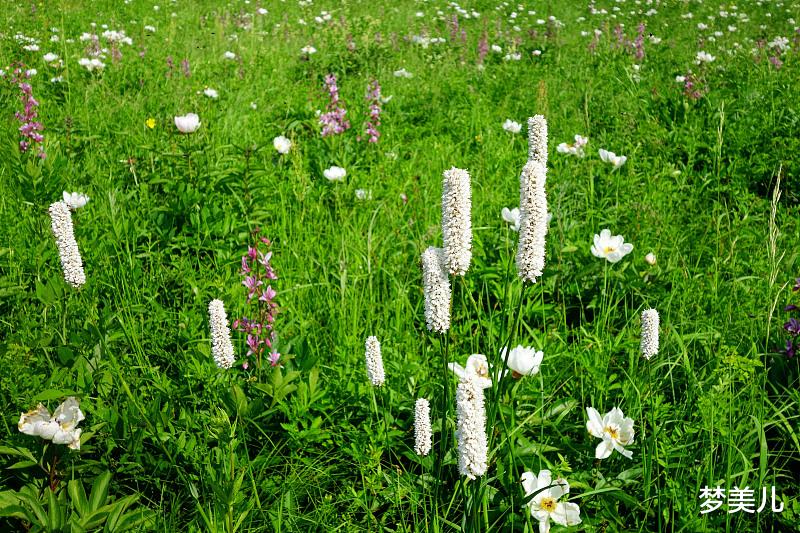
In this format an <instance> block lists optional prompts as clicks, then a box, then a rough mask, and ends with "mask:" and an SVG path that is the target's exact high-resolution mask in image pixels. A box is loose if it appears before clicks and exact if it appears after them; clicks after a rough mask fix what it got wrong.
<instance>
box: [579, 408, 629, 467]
mask: <svg viewBox="0 0 800 533" xmlns="http://www.w3.org/2000/svg"><path fill="white" fill-rule="evenodd" d="M586 413H587V414H588V415H589V421H588V422H586V429H587V430H588V431H589V433H590V434H591V435H592V436H593V437H597V438H598V439H603V442H601V443H600V444H598V445H597V449H596V450H595V457H596V458H597V459H605V458H606V457H608V456H609V455H611V452H612V451H614V450H617V451H618V452H619V453H621V454H622V455H624V456H625V457H627V458H628V459H630V458H631V457H633V452H631V451H630V450H626V449H625V448H624V446H628V445H629V444H633V435H634V432H633V419H632V418H625V415H624V414H623V413H622V410H621V409H620V408H619V407H614V408H613V409H612V410H611V411H609V412H608V413H606V415H605V416H604V417H603V418H602V419H601V418H600V413H598V412H597V409H595V408H594V407H587V408H586Z"/></svg>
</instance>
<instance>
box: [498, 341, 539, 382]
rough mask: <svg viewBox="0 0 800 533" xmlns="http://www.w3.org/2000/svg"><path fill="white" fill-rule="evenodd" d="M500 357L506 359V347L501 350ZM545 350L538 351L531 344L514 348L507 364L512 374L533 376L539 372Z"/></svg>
mask: <svg viewBox="0 0 800 533" xmlns="http://www.w3.org/2000/svg"><path fill="white" fill-rule="evenodd" d="M500 358H501V360H503V361H506V349H505V348H503V349H502V350H500ZM543 358H544V352H542V351H541V350H540V351H538V352H537V351H536V350H535V349H533V348H532V347H530V346H522V345H519V346H517V347H516V348H512V349H511V352H509V354H508V360H507V361H506V366H508V368H509V369H510V370H511V375H512V377H514V378H520V377H522V376H533V375H535V374H537V373H538V372H539V367H540V366H541V365H542V359H543Z"/></svg>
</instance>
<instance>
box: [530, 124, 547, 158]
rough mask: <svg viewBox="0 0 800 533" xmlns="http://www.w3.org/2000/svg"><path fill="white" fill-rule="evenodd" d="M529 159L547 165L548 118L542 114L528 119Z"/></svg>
mask: <svg viewBox="0 0 800 533" xmlns="http://www.w3.org/2000/svg"><path fill="white" fill-rule="evenodd" d="M528 161H538V162H539V163H541V164H542V165H544V166H547V120H545V118H544V117H543V116H542V115H534V116H532V117H530V118H529V119H528Z"/></svg>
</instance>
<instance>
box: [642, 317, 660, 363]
mask: <svg viewBox="0 0 800 533" xmlns="http://www.w3.org/2000/svg"><path fill="white" fill-rule="evenodd" d="M658 323H659V318H658V311H656V310H655V309H645V310H644V311H642V344H641V349H642V355H643V356H644V358H645V359H650V358H651V357H653V356H654V355H656V354H657V353H658Z"/></svg>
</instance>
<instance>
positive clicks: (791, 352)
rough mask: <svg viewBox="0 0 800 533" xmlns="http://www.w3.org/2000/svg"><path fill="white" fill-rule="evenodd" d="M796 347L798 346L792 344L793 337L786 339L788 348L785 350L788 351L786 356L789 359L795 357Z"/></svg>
mask: <svg viewBox="0 0 800 533" xmlns="http://www.w3.org/2000/svg"><path fill="white" fill-rule="evenodd" d="M796 348H797V347H796V346H794V345H793V344H792V339H786V350H784V351H785V352H786V357H788V358H789V359H791V358H792V357H794V355H795V349H796Z"/></svg>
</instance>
